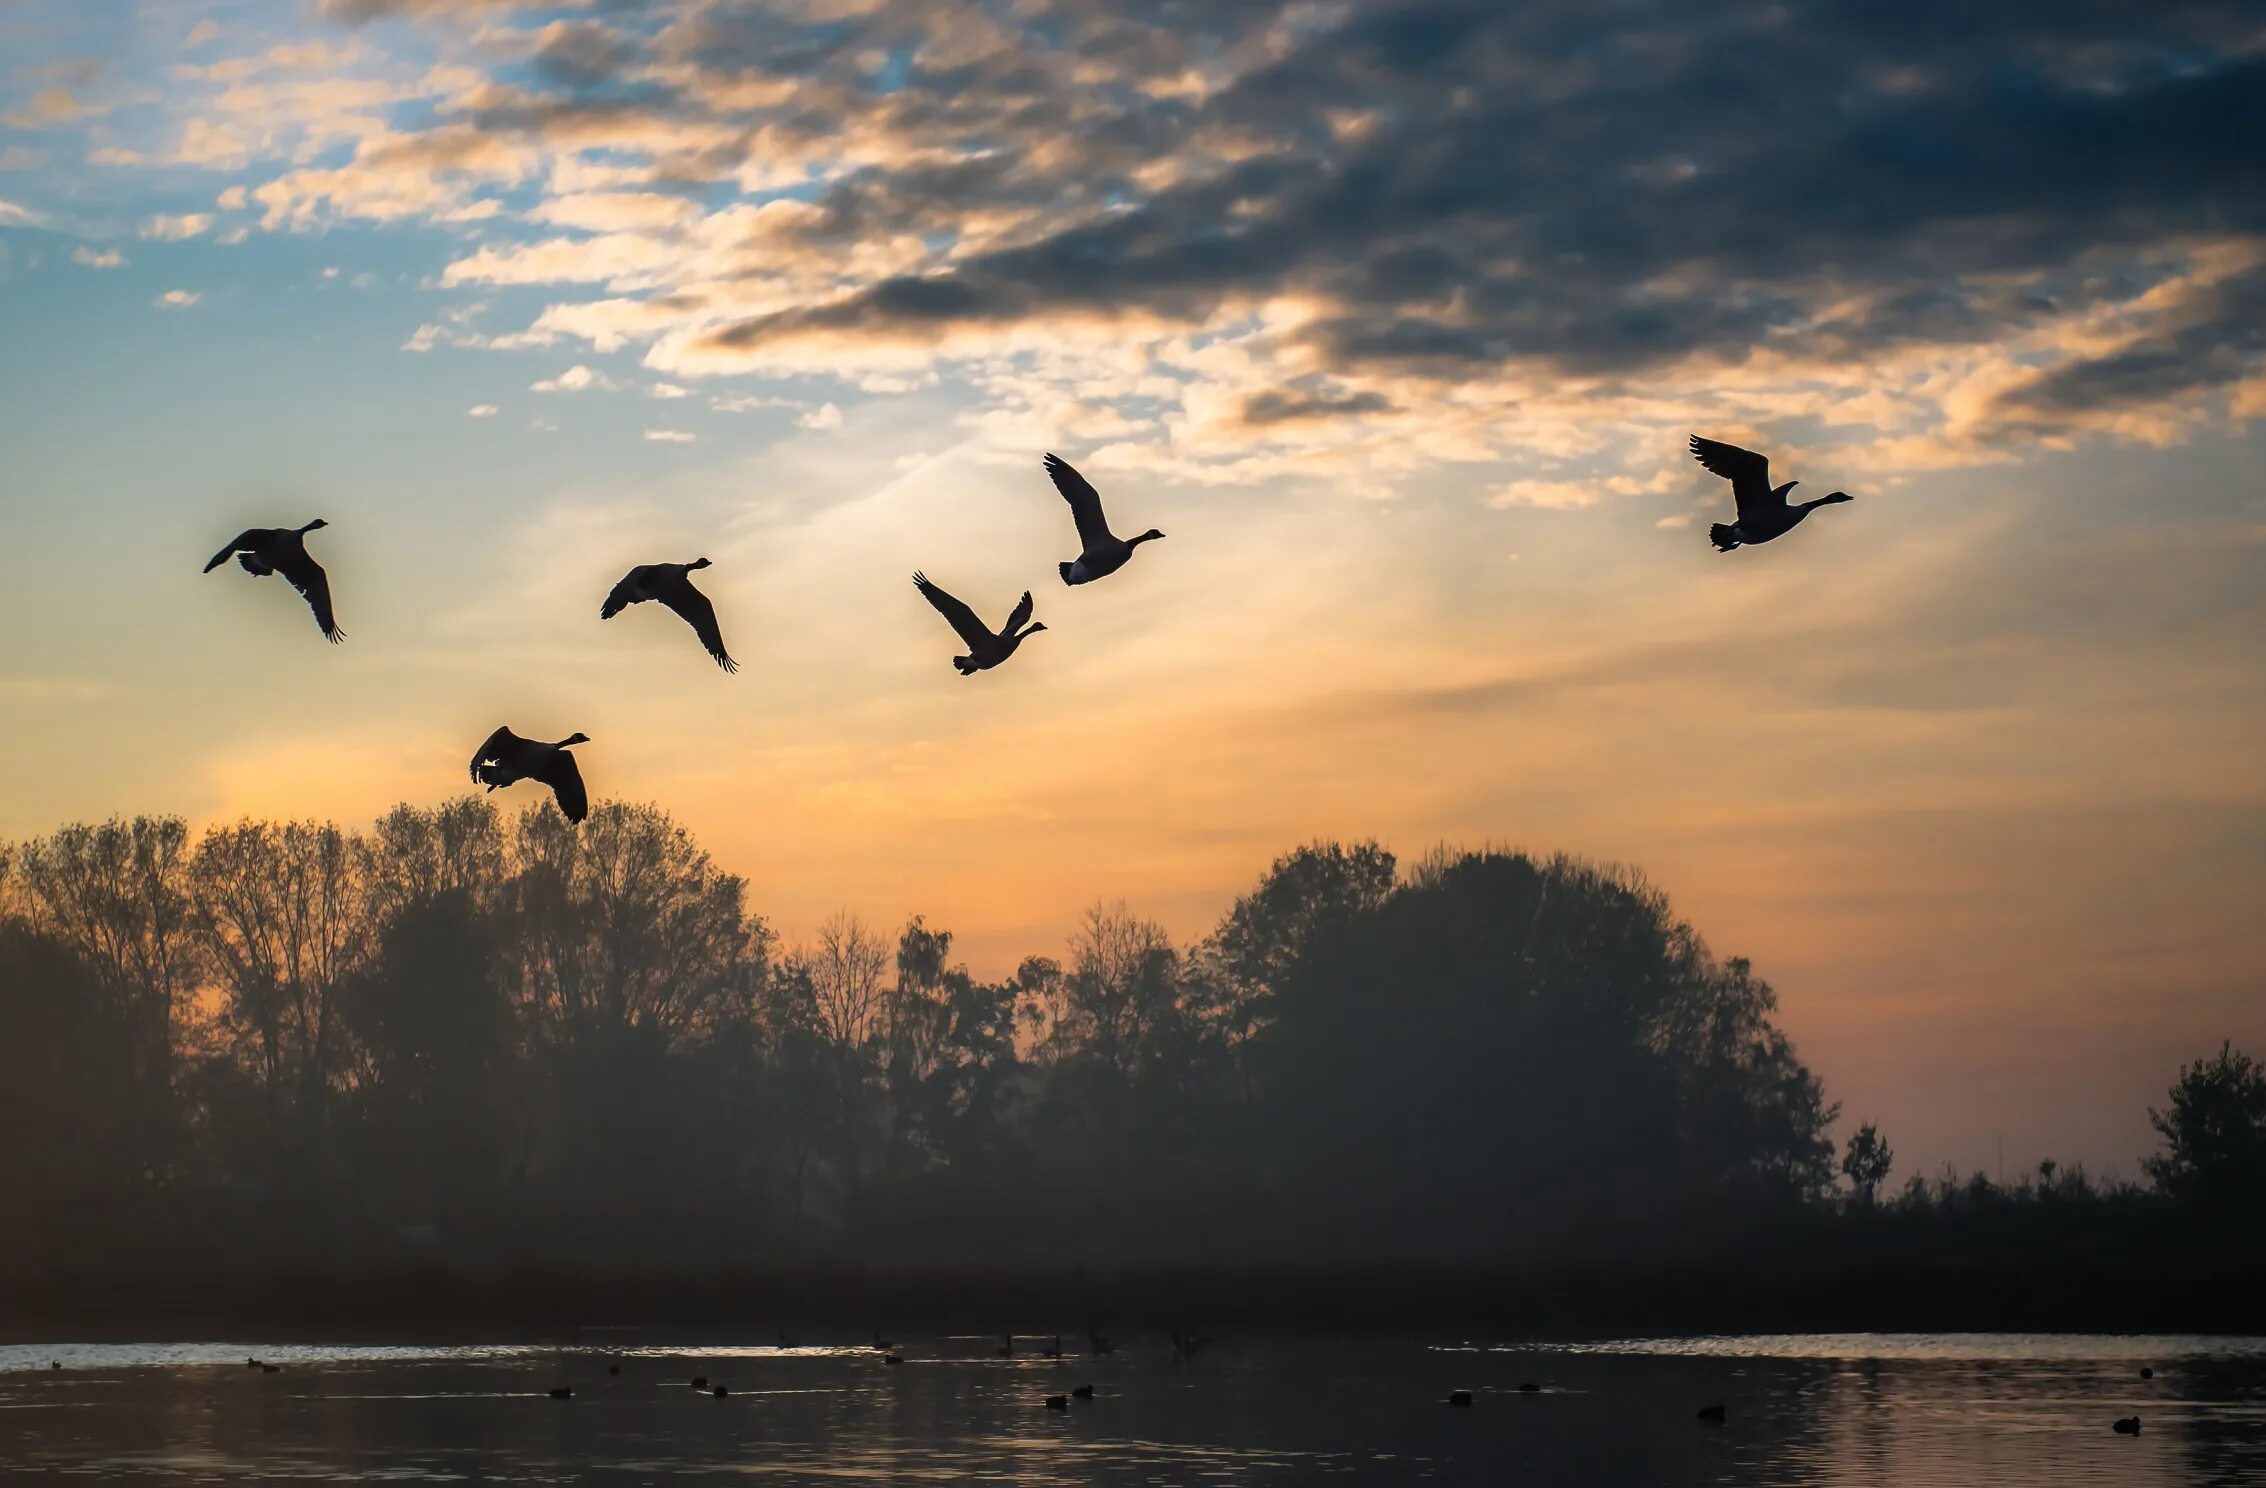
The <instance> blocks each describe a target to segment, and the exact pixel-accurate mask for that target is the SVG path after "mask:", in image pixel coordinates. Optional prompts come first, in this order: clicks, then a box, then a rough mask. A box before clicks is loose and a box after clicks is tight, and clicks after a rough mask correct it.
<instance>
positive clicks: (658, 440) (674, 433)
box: [645, 429, 700, 444]
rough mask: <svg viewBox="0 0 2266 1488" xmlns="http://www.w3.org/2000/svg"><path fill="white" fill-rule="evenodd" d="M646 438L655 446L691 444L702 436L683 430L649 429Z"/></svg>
mask: <svg viewBox="0 0 2266 1488" xmlns="http://www.w3.org/2000/svg"><path fill="white" fill-rule="evenodd" d="M645 437H646V439H647V440H649V441H650V442H652V443H654V444H690V443H692V442H693V441H694V440H695V439H698V438H699V437H700V436H699V435H697V434H692V433H688V432H687V431H685V430H683V429H648V430H646V431H645Z"/></svg>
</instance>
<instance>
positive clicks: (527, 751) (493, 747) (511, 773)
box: [472, 728, 590, 822]
mask: <svg viewBox="0 0 2266 1488" xmlns="http://www.w3.org/2000/svg"><path fill="white" fill-rule="evenodd" d="M589 742H590V736H589V735H588V734H569V735H567V736H566V737H565V738H563V739H561V740H559V741H558V742H557V743H556V744H545V743H542V742H540V741H539V740H535V739H522V738H521V737H519V735H517V734H515V733H513V732H512V731H511V730H510V729H508V728H499V729H497V730H496V731H495V732H494V733H492V734H490V735H488V741H487V742H486V743H485V744H482V745H481V746H480V747H479V749H478V750H477V751H475V752H474V753H473V756H472V779H473V781H474V783H475V784H479V785H484V786H486V787H487V788H488V789H490V790H495V789H496V788H497V787H499V786H505V785H511V784H513V783H515V782H517V781H521V780H540V781H541V782H543V784H545V785H547V786H549V787H550V788H551V794H553V795H555V796H557V797H558V799H559V810H560V811H561V812H563V813H564V814H565V816H566V819H567V820H568V821H571V822H578V821H581V820H582V819H583V818H584V817H586V816H588V815H589V814H590V797H589V795H588V794H587V793H586V792H585V791H584V790H583V788H582V771H580V770H579V769H577V768H575V763H574V756H573V755H571V754H569V753H567V749H568V747H569V746H570V745H575V744H587V743H589Z"/></svg>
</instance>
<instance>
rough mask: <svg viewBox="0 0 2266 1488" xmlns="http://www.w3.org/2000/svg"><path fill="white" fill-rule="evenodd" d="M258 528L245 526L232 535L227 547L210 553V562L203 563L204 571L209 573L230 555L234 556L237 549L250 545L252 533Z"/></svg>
mask: <svg viewBox="0 0 2266 1488" xmlns="http://www.w3.org/2000/svg"><path fill="white" fill-rule="evenodd" d="M258 530H259V529H258V528H256V527H247V528H245V529H244V530H243V531H242V532H239V533H237V534H236V535H235V536H234V537H232V538H230V539H229V540H228V546H227V547H225V548H222V549H221V550H220V551H219V552H217V553H215V554H213V555H212V562H210V563H208V564H206V565H205V572H206V573H211V572H212V571H213V570H214V569H216V568H218V567H220V566H221V565H222V564H223V563H226V562H227V561H228V560H229V559H230V558H231V557H233V556H235V554H236V553H237V552H238V551H240V550H241V549H244V548H248V547H250V546H251V545H252V534H253V533H254V532H256V531H258Z"/></svg>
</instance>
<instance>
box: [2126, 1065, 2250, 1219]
mask: <svg viewBox="0 0 2266 1488" xmlns="http://www.w3.org/2000/svg"><path fill="white" fill-rule="evenodd" d="M2148 1122H2149V1124H2150V1125H2151V1126H2153V1127H2155V1129H2156V1134H2157V1135H2158V1136H2159V1137H2161V1138H2163V1142H2164V1150H2163V1151H2161V1152H2159V1153H2157V1154H2155V1155H2154V1156H2151V1157H2149V1158H2148V1159H2147V1160H2146V1167H2147V1172H2148V1176H2149V1177H2150V1178H2151V1179H2153V1180H2154V1181H2155V1183H2156V1185H2157V1187H2159V1188H2161V1189H2163V1190H2164V1191H2165V1192H2166V1193H2169V1194H2171V1195H2173V1196H2174V1197H2176V1198H2180V1199H2185V1200H2189V1201H2191V1202H2195V1203H2200V1204H2205V1205H2208V1206H2211V1207H2213V1208H2223V1207H2228V1206H2234V1205H2245V1206H2250V1207H2255V1208H2257V1209H2259V1210H2261V1211H2266V1069H2261V1068H2260V1066H2259V1064H2258V1062H2257V1061H2256V1060H2254V1059H2252V1058H2251V1057H2250V1056H2249V1055H2247V1054H2245V1053H2243V1052H2242V1051H2241V1050H2239V1049H2237V1048H2236V1047H2235V1046H2234V1044H2233V1042H2232V1041H2231V1040H2230V1041H2227V1042H2224V1043H2221V1044H2220V1045H2219V1052H2218V1053H2217V1054H2214V1055H2213V1056H2211V1057H2210V1058H2209V1059H2198V1060H2197V1061H2195V1063H2193V1064H2190V1065H2183V1066H2182V1067H2181V1069H2180V1072H2179V1080H2178V1082H2177V1083H2175V1084H2174V1085H2173V1086H2172V1088H2171V1098H2170V1101H2169V1103H2168V1104H2167V1105H2165V1106H2164V1108H2163V1109H2161V1110H2158V1109H2157V1108H2156V1107H2154V1106H2151V1107H2149V1108H2148Z"/></svg>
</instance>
